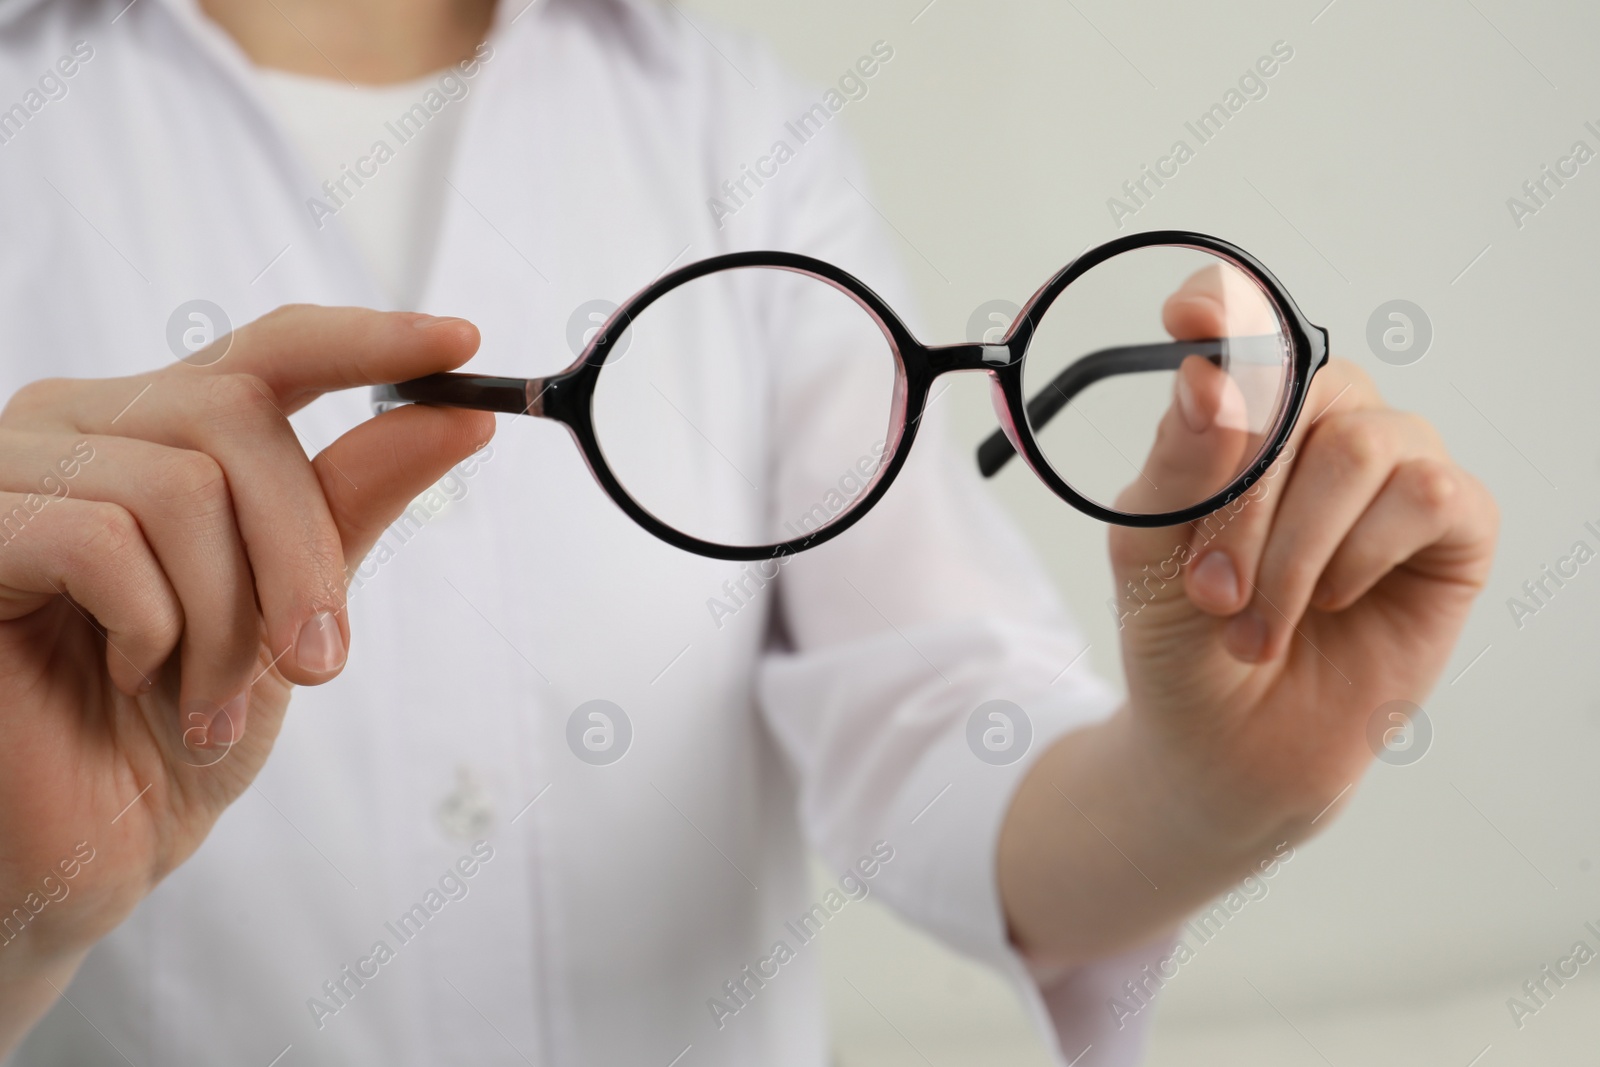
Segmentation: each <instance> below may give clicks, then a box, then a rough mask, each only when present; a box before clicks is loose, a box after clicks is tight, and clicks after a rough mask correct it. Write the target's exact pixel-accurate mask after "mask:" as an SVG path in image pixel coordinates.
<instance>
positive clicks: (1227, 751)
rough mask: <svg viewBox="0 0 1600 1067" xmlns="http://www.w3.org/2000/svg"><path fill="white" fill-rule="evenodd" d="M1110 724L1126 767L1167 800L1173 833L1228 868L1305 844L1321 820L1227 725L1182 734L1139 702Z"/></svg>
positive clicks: (1164, 806)
mask: <svg viewBox="0 0 1600 1067" xmlns="http://www.w3.org/2000/svg"><path fill="white" fill-rule="evenodd" d="M1106 726H1107V728H1108V737H1107V740H1106V743H1108V744H1111V745H1113V746H1115V747H1116V748H1117V749H1118V750H1119V753H1118V755H1117V757H1116V758H1117V760H1118V762H1120V763H1122V764H1123V765H1124V766H1128V767H1132V768H1135V773H1136V775H1137V780H1138V782H1139V783H1140V788H1149V789H1152V790H1155V791H1157V792H1158V794H1159V795H1161V796H1162V797H1163V799H1164V802H1163V803H1161V804H1160V810H1161V811H1162V812H1163V813H1164V817H1165V818H1166V819H1167V820H1169V822H1170V832H1171V833H1172V834H1174V835H1175V836H1176V837H1177V838H1178V839H1180V840H1186V841H1190V842H1193V843H1194V844H1195V845H1196V846H1198V850H1199V851H1202V852H1203V853H1205V854H1207V855H1210V856H1213V857H1216V858H1217V859H1219V860H1221V861H1223V862H1225V863H1226V862H1228V861H1233V860H1248V859H1254V858H1256V857H1259V856H1260V855H1262V854H1263V853H1270V852H1271V851H1272V849H1273V848H1274V847H1275V846H1277V845H1278V844H1280V843H1282V842H1284V841H1293V840H1298V839H1300V838H1301V837H1303V836H1304V834H1305V830H1306V828H1307V827H1309V825H1310V822H1311V819H1312V818H1313V817H1314V815H1315V812H1311V813H1309V814H1308V813H1306V812H1303V811H1302V810H1301V808H1302V807H1303V804H1302V802H1301V798H1300V795H1299V794H1300V792H1301V791H1300V790H1299V789H1298V788H1285V787H1284V783H1283V782H1282V781H1281V779H1280V778H1279V776H1278V775H1277V774H1276V772H1277V771H1278V769H1279V767H1278V763H1277V761H1276V760H1274V759H1273V757H1272V756H1271V754H1256V753H1253V752H1251V751H1250V749H1249V746H1248V744H1247V743H1246V742H1244V741H1243V740H1242V739H1241V738H1239V737H1237V736H1230V732H1229V730H1228V729H1227V727H1225V726H1220V725H1217V724H1215V723H1210V724H1205V725H1203V726H1201V727H1199V728H1184V729H1174V728H1173V727H1172V725H1171V724H1169V723H1168V722H1166V721H1165V720H1164V719H1163V717H1161V716H1157V715H1153V714H1148V713H1144V712H1142V711H1141V710H1140V709H1139V708H1138V707H1137V706H1136V705H1135V704H1134V703H1133V702H1132V701H1130V702H1129V703H1127V704H1125V705H1124V706H1123V707H1122V709H1121V710H1119V711H1118V712H1117V714H1116V715H1115V716H1114V717H1113V719H1112V720H1110V721H1109V722H1108V723H1107V724H1106Z"/></svg>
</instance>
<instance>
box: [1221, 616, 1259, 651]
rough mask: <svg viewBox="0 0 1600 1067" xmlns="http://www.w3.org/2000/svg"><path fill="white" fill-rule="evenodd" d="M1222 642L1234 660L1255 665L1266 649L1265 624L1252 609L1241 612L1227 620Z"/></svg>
mask: <svg viewBox="0 0 1600 1067" xmlns="http://www.w3.org/2000/svg"><path fill="white" fill-rule="evenodd" d="M1223 641H1224V643H1225V644H1226V645H1227V646H1228V651H1229V652H1232V653H1233V658H1234V659H1237V660H1241V661H1243V662H1245V663H1255V662H1256V661H1258V660H1259V659H1261V653H1262V650H1263V649H1265V648H1266V647H1267V622H1266V620H1265V619H1263V618H1262V617H1261V616H1260V615H1259V614H1258V613H1257V612H1256V611H1255V609H1254V608H1252V609H1250V610H1249V611H1242V612H1240V613H1239V614H1237V615H1235V616H1234V617H1233V618H1231V619H1229V620H1228V629H1227V632H1226V634H1225V635H1224V636H1223Z"/></svg>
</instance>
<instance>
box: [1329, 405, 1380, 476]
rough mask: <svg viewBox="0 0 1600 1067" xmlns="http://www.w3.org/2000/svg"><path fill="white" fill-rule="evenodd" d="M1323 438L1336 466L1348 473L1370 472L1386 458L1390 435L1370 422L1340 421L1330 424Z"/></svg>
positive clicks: (1354, 418)
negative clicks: (1348, 471)
mask: <svg viewBox="0 0 1600 1067" xmlns="http://www.w3.org/2000/svg"><path fill="white" fill-rule="evenodd" d="M1324 437H1325V440H1326V442H1327V444H1328V446H1329V448H1330V449H1331V450H1332V453H1333V458H1334V460H1335V462H1337V463H1338V464H1339V465H1340V466H1341V467H1343V468H1345V469H1347V470H1350V471H1364V470H1369V469H1370V468H1372V467H1373V466H1375V465H1377V464H1378V463H1379V462H1381V461H1382V460H1383V459H1385V458H1386V457H1387V456H1388V454H1389V435H1388V434H1387V433H1386V432H1385V431H1384V428H1383V427H1382V426H1381V425H1380V424H1379V423H1378V422H1377V421H1375V420H1373V419H1367V418H1359V417H1353V418H1345V419H1339V420H1337V421H1335V422H1333V423H1330V424H1329V426H1328V429H1327V430H1326V431H1325V433H1324Z"/></svg>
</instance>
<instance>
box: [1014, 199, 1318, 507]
mask: <svg viewBox="0 0 1600 1067" xmlns="http://www.w3.org/2000/svg"><path fill="white" fill-rule="evenodd" d="M1150 247H1172V248H1192V249H1196V250H1198V251H1202V252H1208V253H1210V254H1212V255H1215V256H1218V257H1220V258H1222V259H1224V260H1228V261H1231V262H1232V263H1233V264H1234V266H1236V267H1238V268H1240V269H1241V270H1243V271H1244V272H1245V273H1246V274H1247V275H1249V276H1250V277H1251V278H1252V279H1253V280H1254V281H1255V282H1256V283H1257V284H1258V285H1260V286H1261V287H1262V289H1263V290H1264V291H1265V293H1266V295H1267V297H1268V299H1269V300H1271V302H1272V304H1273V307H1274V310H1275V311H1277V313H1278V315H1279V320H1280V322H1282V324H1283V326H1284V328H1285V332H1286V333H1287V336H1288V341H1289V348H1290V381H1289V383H1288V387H1287V388H1286V389H1285V390H1284V399H1283V403H1282V407H1281V408H1280V410H1279V412H1278V413H1277V415H1276V419H1277V422H1276V425H1275V427H1274V430H1273V433H1272V436H1271V437H1270V439H1269V441H1268V443H1267V445H1266V446H1265V447H1263V448H1262V449H1261V451H1260V452H1259V453H1257V456H1256V458H1255V460H1254V461H1253V462H1252V463H1251V464H1250V465H1249V466H1247V467H1246V468H1245V469H1244V470H1243V471H1241V472H1240V473H1239V474H1238V475H1236V476H1235V477H1234V478H1233V479H1232V480H1230V481H1229V483H1228V484H1227V485H1225V486H1223V488H1222V489H1220V490H1218V491H1217V492H1216V493H1214V494H1212V495H1211V496H1210V497H1208V498H1207V499H1205V500H1202V501H1200V502H1199V503H1197V504H1194V505H1191V506H1190V507H1187V508H1181V509H1178V510H1176V511H1168V512H1155V513H1149V514H1146V513H1139V512H1127V511H1120V510H1118V509H1116V508H1112V507H1107V506H1105V505H1103V504H1101V503H1099V502H1097V501H1095V500H1091V499H1090V498H1088V497H1086V496H1084V495H1083V494H1082V493H1080V492H1079V491H1078V490H1077V489H1075V488H1073V486H1072V485H1071V484H1070V483H1069V482H1068V481H1067V480H1066V479H1065V478H1063V477H1062V476H1061V475H1060V474H1059V473H1057V472H1056V470H1055V468H1054V466H1053V465H1052V464H1051V463H1050V461H1049V459H1048V458H1047V457H1046V456H1045V455H1044V451H1043V449H1041V448H1040V447H1039V444H1038V440H1037V438H1036V436H1035V435H1034V432H1033V426H1032V423H1031V420H1030V419H1029V418H1028V413H1027V397H1026V396H1025V395H1024V393H1023V379H1024V377H1025V371H1024V367H1025V364H1026V361H1027V351H1028V349H1029V347H1030V345H1031V343H1032V341H1033V336H1034V334H1035V332H1036V331H1037V329H1038V323H1039V321H1040V320H1041V319H1042V318H1043V317H1044V315H1045V314H1046V313H1047V312H1048V311H1049V310H1050V308H1051V306H1052V305H1053V304H1054V303H1055V301H1056V300H1057V298H1059V297H1060V296H1061V294H1062V293H1063V292H1065V291H1066V289H1067V287H1068V286H1070V285H1071V284H1072V283H1073V282H1074V281H1076V280H1077V279H1078V278H1080V277H1082V276H1083V275H1084V274H1087V273H1088V272H1089V271H1090V270H1092V269H1094V268H1095V267H1097V266H1099V265H1100V264H1102V263H1104V262H1106V261H1107V260H1109V259H1112V258H1114V257H1116V256H1119V255H1122V254H1123V253H1126V252H1131V251H1134V250H1137V249H1140V248H1150ZM1000 343H1002V344H1005V345H1007V346H1009V347H1010V348H1011V351H1012V359H1011V361H1010V362H1009V363H1008V364H1007V366H1005V367H1004V368H1000V369H999V370H998V372H997V373H996V374H995V379H996V381H997V383H998V384H999V386H1000V388H1001V390H1002V392H1003V394H1004V400H1005V408H1006V411H1007V414H1008V415H1009V419H1010V422H1011V424H1012V428H1013V429H1014V430H1015V431H1016V436H1017V438H1018V439H1019V440H1020V443H1021V444H1022V446H1023V447H1022V448H1021V449H1020V450H1019V453H1018V454H1019V455H1020V457H1021V458H1022V459H1023V460H1024V461H1025V462H1026V463H1027V465H1028V467H1029V468H1030V469H1031V470H1032V471H1033V473H1034V475H1035V476H1037V477H1038V478H1039V480H1040V481H1042V482H1044V483H1045V485H1046V487H1048V488H1049V489H1050V490H1051V491H1052V492H1054V493H1055V494H1056V495H1057V496H1059V497H1062V498H1063V499H1065V500H1067V501H1068V502H1069V503H1071V504H1072V505H1073V506H1074V507H1075V508H1077V509H1078V510H1079V511H1082V512H1083V513H1084V514H1086V515H1089V516H1091V517H1093V518H1096V519H1099V520H1100V521H1102V522H1108V523H1113V524H1116V525H1119V526H1131V527H1138V528H1145V529H1158V528H1161V527H1167V526H1177V525H1180V524H1182V523H1186V522H1193V521H1194V520H1196V519H1200V518H1204V517H1205V516H1207V515H1210V514H1212V513H1213V512H1215V511H1217V510H1218V509H1219V508H1222V507H1225V506H1227V505H1228V504H1231V503H1233V502H1234V501H1235V500H1237V499H1238V498H1239V497H1240V496H1242V495H1244V494H1245V493H1246V492H1248V491H1249V490H1250V489H1251V487H1253V486H1254V485H1255V483H1256V482H1258V481H1260V480H1261V478H1262V477H1263V476H1265V474H1266V472H1267V471H1268V470H1269V469H1270V468H1271V466H1272V464H1273V463H1274V462H1276V461H1277V459H1278V456H1279V455H1281V454H1282V452H1283V449H1284V446H1285V445H1287V444H1288V441H1289V437H1290V436H1291V435H1292V434H1293V433H1294V428H1295V425H1296V424H1297V423H1298V422H1299V419H1300V414H1301V412H1302V411H1303V410H1304V407H1305V401H1306V397H1307V395H1308V394H1309V393H1310V389H1311V379H1312V378H1313V377H1314V376H1315V375H1316V373H1317V371H1319V370H1321V369H1322V368H1323V367H1324V366H1326V365H1327V362H1328V352H1329V345H1328V331H1327V330H1326V329H1324V328H1323V327H1321V326H1318V325H1316V324H1314V323H1313V322H1311V320H1310V319H1308V318H1307V317H1306V316H1305V314H1304V312H1302V311H1301V310H1300V307H1299V305H1298V304H1296V303H1295V301H1294V298H1293V297H1291V296H1290V295H1289V293H1288V290H1286V289H1285V288H1284V287H1283V284H1282V283H1281V282H1279V281H1278V279H1277V277H1276V276H1275V275H1274V274H1273V273H1272V272H1271V271H1270V270H1268V269H1267V267H1266V265H1265V264H1263V263H1262V262H1261V261H1260V260H1258V259H1256V258H1255V257H1254V256H1252V255H1251V254H1250V253H1249V252H1247V251H1245V250H1244V249H1243V248H1240V247H1239V246H1238V245H1236V244H1234V243H1232V242H1231V241H1226V240H1224V239H1222V238H1220V237H1213V236H1211V235H1210V234H1204V233H1197V232H1195V231H1192V230H1146V231H1143V232H1140V233H1133V234H1128V235H1126V236H1124V237H1119V238H1115V239H1113V240H1110V241H1107V242H1105V243H1103V244H1100V245H1097V246H1095V247H1094V248H1092V249H1089V250H1088V251H1086V252H1084V253H1083V254H1082V255H1080V256H1078V257H1077V258H1076V259H1074V260H1073V261H1072V262H1071V263H1068V264H1067V265H1066V266H1065V267H1062V268H1061V269H1060V270H1059V271H1057V272H1056V273H1055V274H1054V275H1052V276H1051V278H1050V279H1049V280H1048V281H1046V282H1045V283H1044V284H1043V285H1041V286H1040V287H1039V289H1038V290H1037V291H1036V292H1035V293H1034V294H1033V296H1031V297H1030V298H1029V299H1028V302H1027V303H1026V304H1024V305H1023V307H1022V309H1021V310H1020V311H1018V313H1017V316H1016V318H1015V320H1013V322H1012V325H1011V329H1010V330H1009V331H1008V332H1007V334H1006V336H1005V337H1004V338H1003V339H1002V341H1001V342H1000ZM1008 436H1009V435H1008ZM1016 443H1017V442H1016V441H1014V442H1012V444H1013V446H1014V445H1015V444H1016Z"/></svg>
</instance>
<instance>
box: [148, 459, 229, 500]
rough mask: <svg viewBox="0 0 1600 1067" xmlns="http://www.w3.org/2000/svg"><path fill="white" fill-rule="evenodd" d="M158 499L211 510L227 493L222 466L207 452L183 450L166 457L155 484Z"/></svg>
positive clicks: (153, 484)
mask: <svg viewBox="0 0 1600 1067" xmlns="http://www.w3.org/2000/svg"><path fill="white" fill-rule="evenodd" d="M151 486H152V489H153V491H154V494H155V496H156V497H157V499H159V500H161V501H163V502H165V503H177V504H185V505H188V506H191V507H196V506H198V507H201V508H203V509H204V510H207V511H209V510H211V509H212V508H213V507H215V506H216V504H217V503H218V502H219V501H220V499H221V498H223V497H225V496H226V495H227V489H228V478H227V475H226V474H224V473H223V470H222V466H221V465H220V464H219V463H217V461H216V460H214V459H212V458H211V457H210V456H208V455H206V454H205V453H203V452H179V453H177V455H175V456H174V457H172V458H171V459H169V460H166V461H165V462H164V463H163V465H162V468H161V469H160V470H159V471H158V472H156V474H155V476H154V478H153V479H152V483H151Z"/></svg>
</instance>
